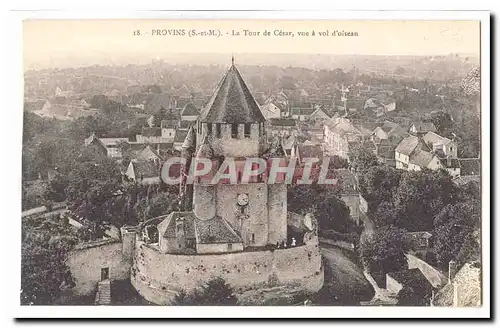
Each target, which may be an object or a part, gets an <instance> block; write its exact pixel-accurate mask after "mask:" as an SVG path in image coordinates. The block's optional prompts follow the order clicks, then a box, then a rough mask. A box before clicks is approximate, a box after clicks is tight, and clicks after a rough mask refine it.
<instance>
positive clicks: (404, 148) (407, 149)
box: [395, 136, 418, 156]
mask: <svg viewBox="0 0 500 328" xmlns="http://www.w3.org/2000/svg"><path fill="white" fill-rule="evenodd" d="M417 146H418V138H417V137H415V136H407V137H406V138H404V139H403V140H402V141H401V142H400V143H399V144H398V146H397V147H396V149H395V150H396V151H397V152H398V153H401V154H404V155H408V156H409V155H410V154H411V153H412V152H413V151H414V150H415V148H416V147H417Z"/></svg>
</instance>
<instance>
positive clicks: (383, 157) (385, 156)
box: [373, 138, 402, 167]
mask: <svg viewBox="0 0 500 328" xmlns="http://www.w3.org/2000/svg"><path fill="white" fill-rule="evenodd" d="M401 140H402V138H400V139H382V140H380V141H379V142H378V143H375V142H374V143H373V145H374V146H375V155H376V156H377V159H378V161H379V162H380V163H383V164H386V165H389V166H392V167H396V159H395V149H396V147H397V146H398V144H399V142H401Z"/></svg>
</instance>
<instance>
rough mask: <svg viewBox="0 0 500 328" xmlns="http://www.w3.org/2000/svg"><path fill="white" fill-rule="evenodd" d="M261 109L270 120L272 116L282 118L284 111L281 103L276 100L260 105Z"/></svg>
mask: <svg viewBox="0 0 500 328" xmlns="http://www.w3.org/2000/svg"><path fill="white" fill-rule="evenodd" d="M260 110H261V112H262V115H264V117H265V118H266V120H269V119H271V118H281V116H282V113H283V112H284V110H283V109H282V107H281V105H280V104H278V103H275V102H268V103H266V104H264V105H263V106H260Z"/></svg>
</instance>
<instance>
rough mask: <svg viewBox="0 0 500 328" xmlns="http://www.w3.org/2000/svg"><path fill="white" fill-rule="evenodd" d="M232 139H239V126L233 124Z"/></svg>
mask: <svg viewBox="0 0 500 328" xmlns="http://www.w3.org/2000/svg"><path fill="white" fill-rule="evenodd" d="M231 138H233V139H237V138H238V124H235V123H233V124H231Z"/></svg>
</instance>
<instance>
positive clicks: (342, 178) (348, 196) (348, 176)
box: [334, 169, 360, 225]
mask: <svg viewBox="0 0 500 328" xmlns="http://www.w3.org/2000/svg"><path fill="white" fill-rule="evenodd" d="M334 175H335V178H336V179H337V180H338V182H337V183H338V186H339V188H340V191H339V195H340V199H342V200H343V201H344V203H345V204H346V205H347V207H348V208H349V217H350V218H351V220H353V221H354V222H355V223H356V225H359V222H360V192H359V188H358V181H357V180H356V176H355V175H354V173H352V172H351V171H350V170H348V169H338V170H335V171H334Z"/></svg>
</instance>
